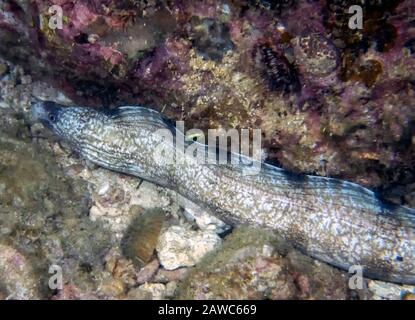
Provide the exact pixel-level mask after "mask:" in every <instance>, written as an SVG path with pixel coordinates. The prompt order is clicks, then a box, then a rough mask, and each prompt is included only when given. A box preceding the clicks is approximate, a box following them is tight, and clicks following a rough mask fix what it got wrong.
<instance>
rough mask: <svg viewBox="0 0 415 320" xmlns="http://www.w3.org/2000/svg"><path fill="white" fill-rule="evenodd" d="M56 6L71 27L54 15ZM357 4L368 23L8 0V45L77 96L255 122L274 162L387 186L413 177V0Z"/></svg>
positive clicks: (188, 7) (337, 7)
mask: <svg viewBox="0 0 415 320" xmlns="http://www.w3.org/2000/svg"><path fill="white" fill-rule="evenodd" d="M53 4H56V5H60V6H61V7H62V9H63V29H62V30H52V29H50V28H48V26H47V24H45V21H46V22H47V19H49V18H50V17H51V14H50V13H48V8H49V6H50V5H53ZM356 4H357V5H361V6H362V8H363V12H364V20H363V29H362V30H360V29H354V30H352V29H350V28H349V26H348V22H349V18H350V14H349V13H348V8H349V6H350V3H349V2H348V1H343V0H308V1H306V0H303V1H300V0H298V1H278V2H272V1H260V0H241V1H225V0H209V1H203V2H195V1H190V0H189V1H179V0H175V1H168V2H164V1H128V2H125V1H117V0H106V1H86V0H84V1H82V0H79V1H71V0H59V1H58V0H54V1H49V2H47V3H46V2H43V1H33V2H29V3H27V4H25V5H22V4H21V2H18V1H14V0H8V1H5V2H4V3H3V5H2V8H3V11H2V12H1V13H0V26H1V29H0V40H1V41H2V43H4V46H2V48H0V54H2V55H4V56H6V57H8V58H9V59H13V60H15V61H17V62H20V63H21V64H23V65H24V66H25V67H26V69H28V70H29V71H31V72H32V73H33V75H34V76H35V77H42V76H43V75H45V76H48V78H49V79H50V78H52V79H54V80H53V82H54V83H55V84H56V85H57V86H59V87H60V88H61V89H63V90H64V91H65V92H66V93H67V94H68V96H69V97H70V98H72V99H73V101H74V102H76V103H79V104H85V105H88V106H95V107H102V106H105V107H108V106H110V107H111V106H115V105H120V104H127V103H128V104H146V105H148V106H151V107H154V108H156V109H158V110H163V112H164V113H165V115H166V116H169V117H171V118H173V119H186V120H188V121H189V122H190V123H188V124H187V125H189V126H194V127H199V128H201V129H202V130H207V129H208V128H210V127H224V128H226V129H229V128H244V127H256V128H260V129H261V130H262V133H263V146H264V148H265V149H266V151H267V154H268V159H267V160H268V161H271V162H273V163H275V164H279V165H282V166H284V167H285V168H286V169H289V170H292V171H301V172H307V173H316V174H323V175H328V176H335V177H340V178H343V179H349V180H353V181H355V182H360V183H363V184H365V185H367V186H371V187H381V188H388V187H389V186H390V185H394V184H397V183H399V180H401V179H399V178H397V177H399V176H400V174H401V173H402V174H403V175H407V174H408V172H412V173H411V175H409V176H408V177H409V178H408V179H407V180H408V181H415V173H413V167H414V166H413V164H414V143H413V141H414V138H413V135H414V130H413V124H414V119H415V108H413V105H414V104H415V101H414V98H413V97H414V81H415V79H414V75H415V59H414V58H415V54H414V51H415V49H414V43H415V31H414V30H415V29H414V28H413V15H414V12H415V7H414V3H413V1H410V0H393V1H357V2H356ZM39 16H40V17H42V19H41V20H42V21H43V23H40V21H39ZM5 30H7V32H6V31H5ZM10 31H12V32H15V34H18V35H19V37H16V36H13V37H11V36H10ZM18 38H19V41H17V39H18ZM391 172H398V173H397V174H396V175H393V174H391ZM411 177H412V178H411Z"/></svg>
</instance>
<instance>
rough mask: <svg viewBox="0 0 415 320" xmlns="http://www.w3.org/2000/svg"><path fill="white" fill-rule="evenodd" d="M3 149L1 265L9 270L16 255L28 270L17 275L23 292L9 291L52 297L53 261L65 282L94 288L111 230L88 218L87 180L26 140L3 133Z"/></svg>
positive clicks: (0, 172) (0, 140)
mask: <svg viewBox="0 0 415 320" xmlns="http://www.w3.org/2000/svg"><path fill="white" fill-rule="evenodd" d="M0 150H1V153H0V245H2V246H4V247H5V248H7V250H5V252H6V251H7V252H9V253H10V254H9V255H7V256H6V257H5V258H4V259H0V264H1V266H0V267H1V269H2V270H9V269H10V268H12V267H13V266H11V265H9V264H10V263H12V262H13V261H14V260H16V259H17V258H18V261H22V266H21V270H23V271H25V270H26V271H25V272H23V271H22V277H21V279H20V278H19V277H18V274H17V276H16V275H14V276H13V277H15V278H16V277H17V278H16V279H18V280H16V281H20V282H19V288H20V289H19V290H22V292H7V294H8V295H11V296H12V297H13V296H15V297H17V298H18V297H21V296H24V295H23V292H25V291H28V290H30V292H32V294H31V298H48V297H51V296H52V295H53V294H54V293H55V292H54V291H53V290H51V289H50V288H49V286H48V281H49V277H50V276H51V275H50V274H49V272H48V271H49V268H50V266H51V265H57V266H60V267H61V268H62V273H63V285H64V286H65V285H66V284H70V285H71V286H76V287H77V288H78V289H79V290H82V291H86V290H87V291H88V292H92V291H93V290H95V289H96V288H95V286H96V279H94V276H96V275H98V274H100V272H101V271H102V270H101V269H102V265H103V260H102V257H103V256H104V255H105V253H106V252H107V250H108V249H109V248H110V246H111V243H110V234H109V232H108V231H107V230H105V229H104V228H103V227H102V226H101V225H100V224H99V223H93V222H91V221H90V220H89V218H88V211H89V204H88V203H89V192H88V189H87V185H86V183H83V182H82V181H79V180H73V179H71V178H69V177H67V176H65V175H64V174H63V172H62V170H61V169H60V167H59V166H58V165H57V164H56V162H55V160H54V158H53V156H52V154H51V153H50V151H48V150H45V149H43V148H40V147H39V146H37V145H36V144H34V143H30V140H28V139H23V138H19V139H18V138H15V137H14V136H12V135H9V134H6V133H4V132H3V131H0ZM14 252H15V253H14ZM9 256H10V257H9ZM14 256H16V257H17V258H16V259H14V258H13V257H14ZM27 270H30V272H29V271H27ZM10 277H11V275H9V274H8V273H2V274H1V275H0V283H3V284H5V283H6V284H7V283H13V281H14V280H13V281H11V280H10V279H9V278H10ZM14 282H15V281H14ZM34 284H35V285H34ZM5 287H6V291H7V289H8V287H7V286H5ZM9 287H10V286H9ZM10 290H11V289H10ZM11 291H13V290H11Z"/></svg>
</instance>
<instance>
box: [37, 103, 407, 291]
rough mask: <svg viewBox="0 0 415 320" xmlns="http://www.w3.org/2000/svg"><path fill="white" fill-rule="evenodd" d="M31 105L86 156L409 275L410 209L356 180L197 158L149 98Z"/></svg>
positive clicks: (374, 273)
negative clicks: (147, 104) (95, 105)
mask: <svg viewBox="0 0 415 320" xmlns="http://www.w3.org/2000/svg"><path fill="white" fill-rule="evenodd" d="M32 113H33V116H34V118H36V119H37V120H39V121H41V122H42V123H43V124H44V125H46V126H47V127H48V128H49V129H51V130H52V131H53V132H54V133H55V134H56V135H57V136H59V137H60V138H61V139H63V140H65V141H66V142H68V143H69V144H70V145H71V147H72V148H73V149H74V150H76V151H78V152H79V153H80V154H81V155H82V156H83V157H85V158H86V159H88V160H90V161H92V162H94V163H97V164H98V165H101V166H103V167H105V168H108V169H111V170H115V171H119V172H124V173H128V174H131V175H134V176H138V177H141V178H143V179H146V180H149V181H152V182H155V183H157V184H160V185H162V186H164V187H168V188H171V189H174V190H176V191H177V192H179V193H180V194H182V195H183V196H185V197H187V198H188V199H190V200H192V201H194V202H195V203H198V204H199V205H202V206H204V207H206V208H209V209H211V210H212V212H214V213H215V214H217V215H219V217H220V218H222V219H223V220H225V221H227V222H228V223H232V224H236V223H247V224H252V225H259V226H263V227H266V228H271V229H273V230H276V231H278V232H279V233H280V234H281V235H283V236H284V237H285V238H286V239H287V240H289V241H290V242H292V243H293V244H294V245H295V246H296V247H298V248H299V249H301V250H302V251H304V252H305V253H307V254H309V255H310V256H312V257H315V258H317V259H320V260H322V261H325V262H327V263H329V264H332V265H334V266H337V267H339V268H342V269H344V270H349V268H350V266H352V265H361V266H362V267H363V272H364V275H366V276H367V277H373V278H378V279H382V280H387V281H393V282H399V283H411V284H414V283H415V234H414V230H415V210H413V209H409V208H406V207H403V206H398V205H393V204H391V203H388V202H386V201H384V200H382V199H380V198H378V196H377V195H376V194H375V193H373V192H371V191H370V190H368V189H365V188H363V187H361V186H359V185H356V184H353V183H349V182H346V181H341V180H337V179H330V178H324V177H315V176H306V175H294V174H291V173H288V172H286V171H284V170H282V169H279V168H276V167H273V166H270V165H266V164H262V167H261V171H260V173H259V174H257V175H246V174H244V171H243V170H242V169H244V168H245V169H246V168H248V167H246V165H242V164H239V165H216V164H201V163H198V162H197V161H196V159H195V158H194V157H191V156H188V155H186V154H184V153H176V152H175V150H176V149H177V147H178V145H176V144H175V143H173V142H172V141H171V140H170V139H168V138H166V137H167V136H166V132H167V133H170V132H174V128H173V127H171V126H169V125H168V124H167V122H166V121H165V120H164V119H163V118H162V117H161V116H160V114H158V113H157V112H155V111H152V110H150V109H146V108H140V107H121V108H119V109H117V110H116V111H113V112H111V113H102V112H97V111H95V110H92V109H87V108H80V107H72V108H66V107H62V106H59V105H57V104H55V103H52V102H38V103H36V104H34V105H33V107H32ZM159 129H163V130H162V131H159ZM176 134H177V135H178V137H179V135H180V134H181V133H177V132H176ZM160 150H161V151H160ZM169 156H174V157H173V159H174V161H169V159H170V160H171V158H170V157H169ZM234 156H237V157H239V155H234Z"/></svg>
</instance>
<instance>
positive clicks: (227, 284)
mask: <svg viewBox="0 0 415 320" xmlns="http://www.w3.org/2000/svg"><path fill="white" fill-rule="evenodd" d="M278 241H279V240H278V237H276V236H275V235H272V234H271V233H267V232H263V231H261V232H258V230H257V229H250V228H246V227H241V228H237V229H236V230H235V231H234V232H233V233H232V234H231V235H229V236H228V237H227V238H226V239H225V241H224V242H223V246H222V248H221V250H219V251H215V252H213V253H211V254H208V255H207V256H206V257H205V258H204V259H203V260H202V261H201V262H200V264H199V265H198V266H197V267H196V268H195V269H194V270H192V271H190V273H189V275H188V277H187V278H186V280H185V281H184V282H183V283H182V284H181V285H180V286H179V288H178V297H179V298H180V299H237V300H239V299H346V298H348V297H349V295H350V292H349V289H348V287H347V280H348V279H347V277H346V276H345V274H344V273H343V272H340V271H339V270H337V269H335V268H332V267H330V266H328V265H325V264H322V263H318V262H313V261H312V259H310V258H308V257H306V256H304V255H302V254H300V253H299V252H298V251H296V250H293V249H292V248H290V247H286V245H284V244H283V242H280V245H279V244H278ZM276 248H277V250H280V251H279V252H283V253H284V255H281V254H280V253H278V251H277V250H276Z"/></svg>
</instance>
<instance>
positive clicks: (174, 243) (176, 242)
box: [157, 226, 222, 270]
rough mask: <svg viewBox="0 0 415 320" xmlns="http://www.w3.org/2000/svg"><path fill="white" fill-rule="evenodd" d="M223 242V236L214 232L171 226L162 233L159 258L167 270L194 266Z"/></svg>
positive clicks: (158, 249) (158, 247) (158, 250)
mask: <svg viewBox="0 0 415 320" xmlns="http://www.w3.org/2000/svg"><path fill="white" fill-rule="evenodd" d="M221 242H222V240H221V238H219V236H217V235H216V234H215V233H213V232H203V231H193V230H190V229H187V228H185V227H183V226H171V227H170V228H168V229H167V230H165V231H164V232H163V233H162V234H161V235H160V238H159V243H158V244H157V253H158V258H159V260H160V264H161V265H162V266H163V267H164V268H165V269H167V270H174V269H177V268H179V267H190V266H194V265H195V264H197V263H198V262H199V261H200V260H201V259H202V258H203V256H204V255H205V254H206V253H208V252H210V251H212V250H214V249H216V248H218V247H219V246H220V244H221Z"/></svg>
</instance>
